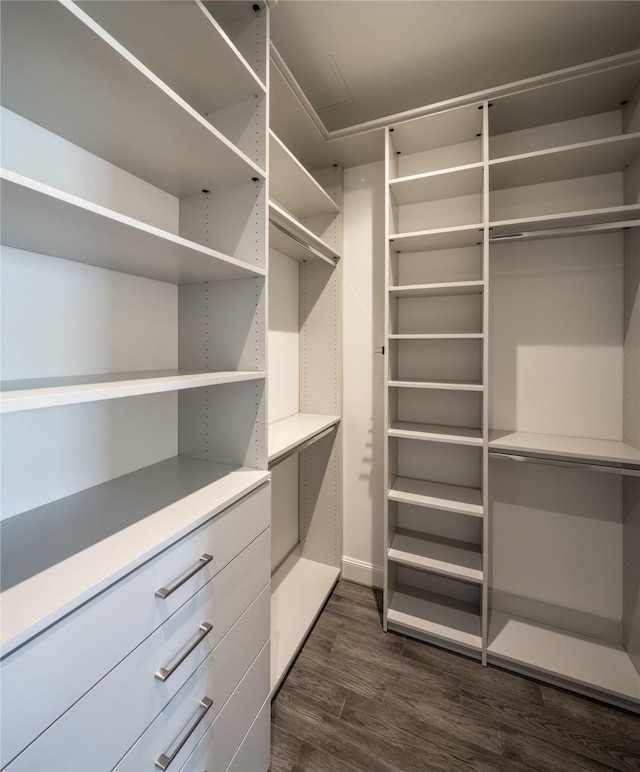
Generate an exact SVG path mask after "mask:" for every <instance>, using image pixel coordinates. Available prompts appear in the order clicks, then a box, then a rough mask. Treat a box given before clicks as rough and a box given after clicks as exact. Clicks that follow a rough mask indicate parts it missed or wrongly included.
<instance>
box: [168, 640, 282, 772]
mask: <svg viewBox="0 0 640 772" xmlns="http://www.w3.org/2000/svg"><path fill="white" fill-rule="evenodd" d="M268 658H269V653H268V652H266V654H265V651H264V650H263V651H262V652H261V654H260V656H259V657H258V658H257V659H256V661H255V662H254V663H253V665H252V666H251V669H250V670H249V672H248V673H247V675H246V676H245V677H244V678H243V679H242V682H241V683H240V684H239V685H238V688H237V689H236V690H235V692H234V693H233V695H232V696H231V698H230V699H229V701H228V702H227V704H226V705H225V706H224V708H223V709H222V710H221V711H220V713H219V715H218V716H217V717H216V720H215V721H214V722H213V724H212V725H211V727H210V728H209V729H208V731H207V733H206V734H205V735H204V737H203V738H202V740H201V741H200V742H199V743H198V745H197V747H196V748H195V750H194V751H193V753H192V754H191V755H190V756H189V758H188V759H187V761H186V763H185V764H184V766H183V767H182V768H181V772H225V770H236V772H267V770H268V769H269V754H270V747H269V737H270V722H271V711H270V708H271V703H270V701H269V699H268V697H267V699H266V701H265V702H263V703H260V704H261V705H262V707H261V708H260V712H259V713H258V715H257V716H255V712H254V713H251V712H250V711H249V710H248V708H247V706H248V705H251V706H253V707H254V710H255V706H256V705H257V704H258V703H257V702H256V699H257V697H258V695H259V694H262V688H263V684H264V683H265V681H266V682H267V688H268V681H269V662H268ZM254 718H255V720H254ZM252 722H253V723H252ZM238 746H240V748H239V749H238ZM234 754H235V755H234Z"/></svg>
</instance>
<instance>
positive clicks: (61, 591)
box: [1, 456, 269, 656]
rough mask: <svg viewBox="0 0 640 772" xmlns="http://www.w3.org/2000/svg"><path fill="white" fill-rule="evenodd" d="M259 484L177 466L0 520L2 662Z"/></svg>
mask: <svg viewBox="0 0 640 772" xmlns="http://www.w3.org/2000/svg"><path fill="white" fill-rule="evenodd" d="M268 479H269V474H268V472H264V471H258V470H248V469H238V468H235V467H231V466H226V465H223V464H217V463H213V462H210V461H200V460H197V459H194V458H187V457H184V456H177V457H175V458H170V459H168V460H166V461H162V462H160V463H158V464H153V465H152V466H149V467H146V468H144V469H140V470H139V471H137V472H132V473H131V474H127V475H124V476H122V477H117V478H116V479H114V480H111V481H110V482H106V483H103V484H102V485H97V486H95V487H93V488H89V489H87V490H84V491H82V492H80V493H76V494H74V495H72V496H67V497H65V498H62V499H59V500H58V501H54V502H52V503H50V504H46V505H44V506H42V507H38V508H36V509H32V510H30V511H28V512H25V513H23V514H20V515H15V516H14V517H11V518H8V519H5V520H3V521H2V524H1V529H2V531H1V533H2V552H3V554H2V587H3V592H2V606H3V610H2V615H3V624H2V654H3V656H4V654H5V653H6V652H8V651H10V650H12V649H13V648H15V647H16V646H19V645H20V644H22V643H24V642H25V641H27V640H28V639H29V638H31V637H32V636H33V635H35V634H36V633H39V632H41V631H42V630H44V629H45V628H46V627H47V626H49V625H50V624H52V623H53V622H55V621H57V620H59V619H61V618H62V617H63V616H65V615H66V614H68V613H69V612H71V611H73V610H74V609H75V608H77V607H78V606H80V605H81V604H82V603H84V602H86V601H87V600H89V599H90V598H92V597H93V596H94V595H96V594H97V593H99V592H100V591H102V590H104V589H105V588H106V587H108V586H109V585H111V584H112V583H113V582H115V581H117V580H118V579H120V578H121V577H123V576H125V575H126V574H127V573H129V572H130V571H132V570H133V569H135V568H137V567H138V566H140V565H141V564H142V563H144V562H145V561H147V560H149V559H150V558H151V557H153V556H154V555H156V554H158V553H159V552H160V551H161V550H163V549H164V548H165V547H168V546H170V545H171V544H173V543H174V542H175V541H176V540H177V539H179V538H181V537H182V536H184V535H186V534H187V533H189V532H190V531H192V530H193V529H194V528H197V527H198V526H199V525H201V524H202V523H204V522H206V521H207V520H208V519H210V518H211V517H212V516H213V515H215V514H217V513H218V512H220V511H222V510H223V509H225V508H226V507H228V506H230V505H231V504H233V503H234V502H235V501H238V500H239V499H240V498H242V497H243V496H245V495H246V494H247V493H250V492H251V491H252V490H255V489H256V488H257V487H259V486H260V485H262V484H263V483H264V482H266V481H267V480H268ZM34 534H37V538H34Z"/></svg>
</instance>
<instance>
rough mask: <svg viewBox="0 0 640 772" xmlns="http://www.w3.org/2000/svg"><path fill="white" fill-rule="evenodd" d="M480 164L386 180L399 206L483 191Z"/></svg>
mask: <svg viewBox="0 0 640 772" xmlns="http://www.w3.org/2000/svg"><path fill="white" fill-rule="evenodd" d="M482 170H483V164H481V163H478V164H469V165H467V166H460V167H457V168H454V169H446V170H442V171H437V172H427V173H426V174H415V175H412V176H410V177H399V178H396V179H393V180H390V181H389V189H390V190H391V193H392V195H393V197H394V199H395V200H396V202H397V203H398V204H400V205H405V204H417V203H421V202H423V201H435V200H438V199H444V198H456V197H458V196H470V195H473V194H474V193H477V194H480V193H481V192H482Z"/></svg>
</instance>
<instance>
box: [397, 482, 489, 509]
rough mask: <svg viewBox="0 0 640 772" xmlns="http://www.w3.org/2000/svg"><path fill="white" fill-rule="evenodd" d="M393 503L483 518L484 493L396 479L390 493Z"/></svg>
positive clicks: (461, 487) (441, 484)
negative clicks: (397, 502)
mask: <svg viewBox="0 0 640 772" xmlns="http://www.w3.org/2000/svg"><path fill="white" fill-rule="evenodd" d="M388 496H389V499H390V500H391V501H399V502H401V503H404V504H415V505H416V506H419V507H429V508H431V509H439V510H441V511H443V512H455V513H458V514H461V515H470V516H472V517H483V515H484V509H483V506H482V493H481V491H480V490H479V489H477V488H466V487H464V486H460V485H448V484H445V483H437V482H430V481H428V480H416V479H414V478H411V477H396V479H395V480H394V483H393V485H392V486H391V488H390V489H389V492H388Z"/></svg>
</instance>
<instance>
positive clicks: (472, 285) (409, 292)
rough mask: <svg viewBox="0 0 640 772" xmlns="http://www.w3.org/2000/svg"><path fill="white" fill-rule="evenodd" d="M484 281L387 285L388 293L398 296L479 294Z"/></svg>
mask: <svg viewBox="0 0 640 772" xmlns="http://www.w3.org/2000/svg"><path fill="white" fill-rule="evenodd" d="M483 291H484V282H483V281H482V280H476V281H448V282H440V283H437V284H405V285H396V286H393V287H389V295H391V296H393V297H398V298H429V297H449V296H454V295H481V294H482V293H483Z"/></svg>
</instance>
